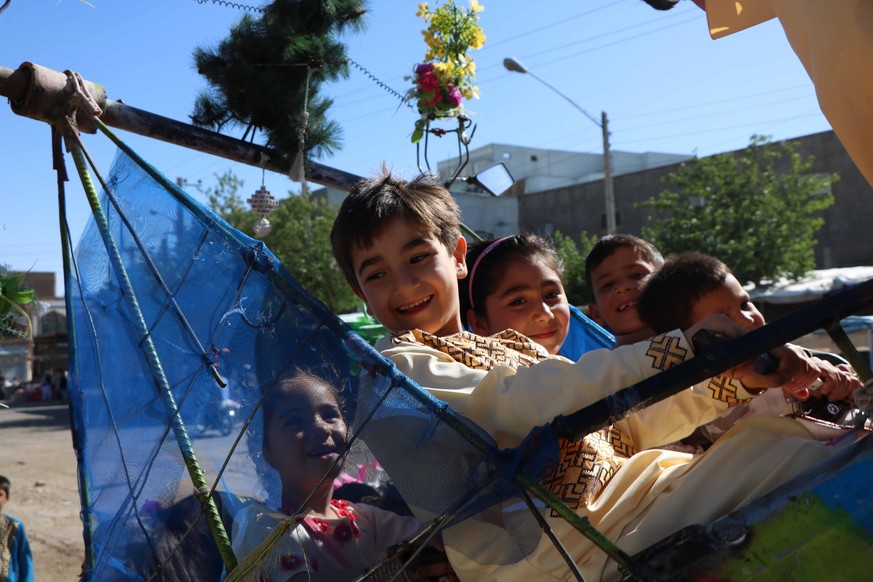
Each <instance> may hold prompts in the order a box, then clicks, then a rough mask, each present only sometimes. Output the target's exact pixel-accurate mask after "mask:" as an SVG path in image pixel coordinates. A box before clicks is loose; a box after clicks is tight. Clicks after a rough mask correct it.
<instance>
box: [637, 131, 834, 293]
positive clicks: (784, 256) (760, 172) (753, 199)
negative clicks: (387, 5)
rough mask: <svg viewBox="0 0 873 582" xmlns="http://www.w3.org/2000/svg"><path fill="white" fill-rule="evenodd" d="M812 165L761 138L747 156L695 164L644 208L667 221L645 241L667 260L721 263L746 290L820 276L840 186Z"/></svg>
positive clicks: (656, 221) (657, 222)
mask: <svg viewBox="0 0 873 582" xmlns="http://www.w3.org/2000/svg"><path fill="white" fill-rule="evenodd" d="M812 163H813V158H812V156H809V157H806V158H804V157H802V156H801V155H800V154H798V153H797V151H796V146H795V144H793V143H791V142H782V143H780V144H773V143H770V141H769V140H768V139H767V138H764V137H760V136H752V138H751V142H750V145H749V147H748V148H746V149H745V150H742V151H741V152H733V153H725V154H718V155H715V156H710V157H708V158H699V159H695V160H692V161H690V162H688V163H686V164H683V165H682V167H680V169H679V170H678V171H677V172H675V173H673V174H670V175H668V176H665V177H664V182H665V183H666V184H668V185H669V188H668V189H667V190H664V191H663V192H661V193H660V195H658V196H656V197H654V198H650V199H648V200H646V201H645V202H643V203H642V205H644V206H649V207H651V208H652V209H653V210H655V211H657V212H658V213H659V214H658V215H656V216H654V217H652V216H650V217H649V221H650V224H651V226H650V227H647V228H644V229H643V237H644V238H647V239H648V240H650V241H651V242H653V243H654V244H655V245H656V246H657V247H658V248H659V249H660V250H661V252H662V253H663V254H664V255H667V254H671V253H678V252H683V251H691V250H694V251H700V252H703V253H707V254H710V255H713V256H715V257H717V258H719V259H720V260H721V261H723V262H724V263H725V264H727V265H728V266H729V267H730V268H731V270H733V272H734V274H735V275H736V276H737V279H739V280H740V281H741V282H744V283H747V282H753V283H756V284H760V283H761V282H762V281H768V280H770V281H772V280H775V279H776V278H778V277H781V276H790V277H793V278H799V277H801V276H802V275H803V274H804V273H806V272H807V271H809V270H811V269H814V268H815V255H814V248H815V245H816V239H815V235H816V233H817V232H818V230H819V229H820V228H821V226H822V225H823V224H824V219H823V218H821V215H820V212H821V211H822V210H824V209H826V208H828V207H829V206H831V205H832V204H833V203H834V198H833V196H832V195H831V193H830V185H831V184H832V183H833V182H834V181H836V180H837V179H838V176H837V175H835V174H834V175H818V174H812V173H810V169H811V167H812Z"/></svg>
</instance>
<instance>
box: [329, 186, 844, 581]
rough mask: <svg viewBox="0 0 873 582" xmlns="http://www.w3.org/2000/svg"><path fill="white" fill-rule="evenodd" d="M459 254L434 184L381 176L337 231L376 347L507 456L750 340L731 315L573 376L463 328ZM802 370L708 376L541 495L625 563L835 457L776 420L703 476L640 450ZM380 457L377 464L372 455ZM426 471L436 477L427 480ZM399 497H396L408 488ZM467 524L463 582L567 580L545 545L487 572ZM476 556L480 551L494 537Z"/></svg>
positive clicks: (598, 442) (533, 352) (532, 347)
mask: <svg viewBox="0 0 873 582" xmlns="http://www.w3.org/2000/svg"><path fill="white" fill-rule="evenodd" d="M462 241H463V239H462V238H461V236H460V212H459V210H458V207H457V205H456V204H455V202H454V200H453V199H452V197H451V194H449V192H448V191H447V190H445V188H443V187H442V186H440V185H439V184H438V183H436V182H435V181H434V180H433V179H432V178H429V177H427V176H419V177H417V178H415V179H414V180H412V181H409V182H407V181H404V180H402V179H399V178H396V177H394V176H392V175H391V174H390V173H388V172H383V173H382V174H381V175H379V176H377V177H375V178H373V179H370V180H365V181H362V182H360V183H358V184H357V185H356V186H355V187H354V188H353V189H352V191H351V192H350V193H349V196H348V197H347V198H346V200H345V201H344V202H343V205H342V207H341V209H340V211H339V214H338V216H337V219H336V222H335V223H334V227H333V231H332V233H331V242H332V244H333V251H334V256H335V258H336V260H337V263H338V264H339V266H340V267H341V268H342V270H343V272H344V274H345V276H346V279H347V280H348V282H349V284H350V286H351V287H352V289H354V291H355V293H357V294H358V296H359V297H361V298H362V299H363V300H364V301H365V303H366V304H367V309H368V311H369V312H370V313H371V314H372V315H374V316H375V317H376V318H377V319H379V320H380V322H381V323H382V324H384V325H386V327H388V328H389V329H390V330H391V331H392V333H393V334H394V335H393V336H392V337H390V338H383V339H382V340H380V342H379V343H378V344H377V348H378V349H380V350H381V351H382V353H383V354H384V355H385V356H386V357H388V358H390V359H391V360H392V361H393V362H394V363H395V364H396V366H397V368H398V369H399V370H400V371H401V372H403V373H405V374H406V375H407V376H409V377H410V378H412V379H413V380H414V381H416V382H417V383H418V384H419V385H421V386H422V387H424V388H425V389H427V390H428V391H429V392H430V393H431V394H433V395H434V396H435V397H437V398H439V399H441V400H443V401H445V402H448V403H449V404H450V405H451V406H452V408H453V409H454V410H455V411H456V412H458V413H460V414H462V415H465V416H467V417H468V418H470V419H471V420H473V421H474V422H475V423H477V424H478V425H479V426H480V427H481V428H483V429H484V430H485V431H487V432H488V433H489V434H490V435H491V436H492V437H493V438H494V439H495V441H496V442H497V444H498V446H500V447H512V446H516V445H518V444H520V443H521V442H522V440H523V439H524V438H525V437H526V436H527V434H528V433H529V432H530V430H531V429H532V428H533V427H535V426H538V425H541V424H545V423H548V422H550V421H551V420H552V419H553V418H554V417H555V416H558V415H560V414H568V413H571V412H574V411H576V410H579V409H581V408H584V407H586V406H588V405H590V404H592V403H594V402H596V401H598V400H600V399H601V398H604V397H606V396H609V395H611V394H614V393H615V392H616V391H618V390H619V389H621V388H624V387H626V386H628V385H630V384H632V383H634V382H637V381H639V380H641V379H644V378H646V377H649V376H652V375H654V374H656V373H658V372H659V371H660V370H662V369H666V368H669V367H671V366H673V365H676V364H679V363H681V362H683V361H685V360H686V359H688V358H690V357H692V356H693V351H692V349H691V347H690V345H689V343H688V338H689V337H691V335H693V334H694V333H695V332H696V331H698V330H699V329H703V328H706V329H709V330H710V331H713V332H715V333H723V334H725V335H729V336H733V335H737V334H738V333H741V332H742V329H741V328H739V326H736V325H735V324H733V322H731V321H730V320H729V319H728V318H727V317H724V316H716V317H711V318H707V319H706V320H704V321H703V322H701V323H699V324H698V325H697V326H694V327H692V328H691V329H689V330H686V332H684V333H683V332H682V331H679V330H674V331H671V332H669V333H667V334H662V335H659V336H657V337H655V338H652V339H650V340H647V341H644V342H640V343H637V344H633V345H627V346H624V347H619V348H616V349H615V350H612V351H608V350H595V351H593V352H588V353H587V354H585V355H584V356H582V358H580V359H579V361H578V362H575V363H574V362H570V361H568V360H566V359H563V358H553V357H549V355H548V354H547V353H545V350H544V349H543V348H542V347H541V346H538V345H537V344H535V343H534V342H532V341H530V340H529V339H528V338H525V337H524V336H521V335H519V334H505V335H502V336H491V337H481V336H477V335H475V334H472V333H469V332H466V331H463V330H461V324H460V312H459V308H458V284H457V281H458V279H460V278H462V277H464V276H466V273H467V266H466V264H465V262H464V250H465V247H466V243H464V242H462ZM783 349H784V348H780V350H783ZM801 368H802V366H801V367H798V361H797V360H796V359H794V360H793V359H791V358H790V357H786V358H783V359H782V360H781V361H780V369H779V370H778V371H777V373H775V374H773V375H770V376H758V375H756V374H754V373H752V372H751V366H749V365H746V366H742V367H740V368H737V369H736V370H734V372H733V374H734V380H730V379H729V378H726V377H720V378H714V379H713V380H712V385H711V388H710V389H709V390H706V391H704V392H705V393H704V392H695V391H692V390H684V391H682V392H680V393H679V394H676V395H674V396H673V397H671V398H670V399H669V400H668V401H662V402H661V403H659V404H660V405H661V407H660V408H661V410H662V412H663V414H661V415H660V421H659V422H652V419H653V418H655V417H657V416H658V415H639V414H637V415H633V416H631V417H628V418H626V419H624V420H622V421H619V422H617V423H615V424H614V425H611V426H609V427H607V428H604V429H602V430H599V431H597V432H594V433H591V434H588V435H584V436H582V437H581V438H580V439H579V440H578V441H577V442H576V443H575V448H574V450H575V452H576V455H577V456H578V458H570V457H567V456H562V461H563V460H565V459H566V460H568V461H572V462H570V466H571V468H572V471H570V470H569V469H568V470H566V471H560V470H559V471H558V472H556V473H555V475H553V476H552V477H551V478H550V479H549V483H548V484H547V485H548V487H549V488H550V490H552V491H553V492H555V493H556V494H558V495H559V496H560V497H561V498H562V499H563V500H564V501H565V503H567V505H568V506H569V507H571V508H573V510H574V511H576V512H577V513H578V514H579V515H581V516H583V517H585V518H587V519H589V520H590V522H591V523H592V524H593V525H594V526H595V527H596V528H597V529H598V530H599V531H600V532H601V533H602V534H604V535H605V536H606V537H607V538H609V539H610V540H613V541H614V542H615V543H616V544H617V545H618V546H619V547H621V548H622V549H623V550H624V551H626V552H630V553H633V552H636V551H639V550H641V549H643V548H645V547H647V546H648V545H650V544H651V543H653V542H655V541H657V540H659V539H661V538H662V537H664V536H666V535H668V534H670V533H673V532H674V531H675V530H677V529H679V528H681V527H682V526H685V525H689V524H693V523H708V522H710V521H711V520H713V519H715V518H717V517H720V516H721V515H723V514H725V513H727V512H728V511H730V510H732V509H734V508H735V507H736V506H737V504H738V503H740V502H741V501H742V500H746V499H750V498H752V497H754V496H755V495H756V494H757V493H760V492H763V491H766V490H767V489H768V488H770V487H773V486H775V485H777V484H780V483H783V482H784V481H785V480H787V479H789V478H791V477H793V476H795V475H797V474H798V473H799V472H801V471H802V470H804V469H806V468H808V467H810V466H811V465H812V464H814V463H815V462H817V461H819V460H822V459H824V458H825V457H827V455H829V454H830V451H829V450H828V449H827V448H826V447H824V446H822V445H821V444H820V443H817V442H815V441H814V440H813V439H812V438H811V435H810V434H809V433H808V432H807V431H806V430H805V429H804V428H803V427H802V426H800V425H799V424H797V423H794V422H793V421H790V420H788V419H770V420H773V421H775V422H770V423H767V424H765V425H760V426H758V425H756V426H754V427H750V428H749V429H748V430H746V431H743V432H742V433H738V434H736V435H734V436H733V437H732V438H726V439H724V440H725V441H728V442H722V443H720V446H719V447H714V448H713V449H712V450H711V451H709V452H708V453H707V454H706V455H703V456H701V457H700V458H699V459H694V461H695V462H694V463H692V462H691V461H692V459H693V457H692V456H691V455H687V454H684V453H678V452H675V451H665V450H644V449H650V448H651V447H654V446H657V445H658V444H665V443H669V442H672V441H674V440H676V439H678V438H681V437H682V436H685V435H687V434H690V432H691V431H693V429H694V428H696V427H697V426H699V425H701V424H704V423H706V422H709V421H710V420H713V419H714V418H716V417H717V416H718V415H719V414H721V413H722V412H723V411H724V410H725V409H726V408H727V406H728V405H729V404H736V403H739V402H740V401H743V400H746V399H748V398H751V397H752V394H751V393H750V392H749V391H748V390H747V388H746V386H748V387H749V388H750V389H753V388H754V389H757V388H764V387H766V386H777V385H780V384H783V383H787V382H788V381H789V379H791V380H793V381H796V382H798V381H799V382H804V381H810V382H811V381H812V379H813V377H812V376H811V374H814V372H812V371H810V370H805V369H801ZM738 378H739V379H741V380H742V382H745V385H744V384H743V383H741V382H740V381H738V380H737V379H738ZM754 391H755V392H757V390H754ZM365 440H366V439H365ZM368 444H369V443H368ZM371 446H372V445H371ZM637 451H640V452H637ZM373 452H374V454H375V455H376V456H377V457H378V456H379V451H378V450H376V448H373ZM563 454H564V452H563V451H562V455H563ZM773 459H781V460H783V461H782V462H780V463H774V462H772V460H773ZM408 462H410V463H415V462H417V461H416V460H415V459H409V460H408ZM428 470H430V471H433V470H435V469H434V468H433V467H421V471H428ZM436 470H438V469H436ZM726 475H730V477H731V478H730V479H726V478H725V476H726ZM419 478H421V477H420V476H419ZM397 485H398V487H399V488H400V490H401V493H402V492H403V489H404V486H405V484H404V483H402V482H400V481H397ZM546 519H547V520H548V521H549V523H550V526H551V527H552V530H553V532H554V533H555V534H556V535H557V536H558V537H559V538H560V539H561V540H562V542H563V543H564V544H565V546H566V549H567V550H568V552H569V554H570V556H571V557H572V559H573V561H574V562H575V563H576V564H577V565H578V566H579V568H580V569H581V570H582V572H583V573H584V575H585V577H586V578H588V577H590V579H597V580H600V579H604V580H611V579H617V578H618V575H619V574H618V571H617V569H616V567H615V564H614V563H612V562H610V561H609V560H608V559H607V558H606V556H605V554H604V553H603V552H601V551H600V550H599V549H598V548H597V547H596V546H594V544H592V543H591V542H589V541H588V540H587V538H584V537H583V536H580V535H579V534H578V532H577V531H576V530H575V529H573V528H572V526H570V525H568V524H567V523H566V522H565V521H563V520H561V519H558V518H555V517H552V516H551V515H547V516H546ZM471 527H473V526H472V525H470V522H469V521H465V522H461V523H459V524H458V525H456V526H454V527H452V528H449V529H447V530H446V531H445V532H444V541H445V543H446V550H447V553H448V555H449V559H450V561H451V562H452V565H453V566H454V568H455V570H456V571H457V572H458V574H459V575H460V577H461V578H462V579H471V580H531V579H538V580H539V579H544V578H557V579H565V578H566V577H567V576H568V575H569V572H568V568H567V565H566V563H565V562H564V560H563V559H562V558H561V556H560V554H559V553H558V552H557V551H556V550H555V548H554V547H553V546H552V544H551V543H550V542H549V540H548V539H547V538H546V537H545V536H543V537H542V538H541V539H540V540H539V543H538V546H537V547H536V549H535V550H534V551H533V552H532V553H531V554H529V555H528V556H527V557H526V558H525V559H524V560H522V561H520V562H517V563H513V564H496V563H489V560H487V559H483V557H482V553H481V551H485V550H484V549H483V548H480V547H479V546H478V545H477V544H475V543H471V540H475V539H479V537H477V536H476V535H473V536H472V537H471V536H470V535H467V536H466V537H465V536H464V535H463V534H464V533H467V534H469V528H471ZM459 536H460V538H459ZM459 539H463V540H464V541H463V542H461V543H458V540H459ZM482 544H483V545H485V546H487V544H488V540H487V539H482Z"/></svg>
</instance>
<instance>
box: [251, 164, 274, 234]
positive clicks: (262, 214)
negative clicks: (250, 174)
mask: <svg viewBox="0 0 873 582" xmlns="http://www.w3.org/2000/svg"><path fill="white" fill-rule="evenodd" d="M261 156H262V157H261V187H260V188H258V189H257V191H255V193H254V194H252V196H251V198H249V199H248V200H247V202H248V203H249V206H251V207H252V210H254V212H255V214H257V215H258V217H259V218H258V220H256V221H255V236H256V237H258V238H264V237H265V236H267V235H268V234H270V231H271V230H272V229H273V227H272V225H271V224H270V221H269V220H267V216H268V215H269V214H270V213H271V212H273V211H274V210H275V209H276V207H277V206H279V201H278V200H276V199H275V198H273V195H272V194H270V191H269V190H267V188H266V187H265V186H264V173H265V172H264V165H265V164H266V159H264V158H265V156H264V155H263V154H261Z"/></svg>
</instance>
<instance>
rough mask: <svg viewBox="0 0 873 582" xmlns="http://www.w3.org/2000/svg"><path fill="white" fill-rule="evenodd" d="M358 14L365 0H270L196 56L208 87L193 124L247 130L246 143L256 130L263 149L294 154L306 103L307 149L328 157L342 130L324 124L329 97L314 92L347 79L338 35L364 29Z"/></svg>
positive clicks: (200, 100)
mask: <svg viewBox="0 0 873 582" xmlns="http://www.w3.org/2000/svg"><path fill="white" fill-rule="evenodd" d="M363 14H364V9H363V1H362V0H274V1H273V2H271V3H270V4H269V5H267V6H266V7H265V8H264V9H263V11H262V13H261V15H260V16H258V17H255V16H251V15H245V16H243V17H242V19H241V20H240V21H239V22H238V23H237V24H236V25H234V27H233V28H232V29H231V31H230V35H229V36H228V37H227V38H226V39H225V40H223V41H221V43H219V45H218V46H217V47H215V48H204V47H199V48H197V49H196V50H195V51H194V62H195V64H196V66H197V71H198V72H199V73H200V74H201V75H203V76H204V77H206V80H207V82H208V83H209V88H208V89H207V90H206V91H205V92H202V93H201V94H200V95H199V96H198V98H197V101H196V103H195V105H194V114H193V115H192V116H191V119H192V120H193V121H194V123H195V124H197V125H200V126H204V127H208V128H211V129H215V130H221V129H222V128H223V127H224V126H225V125H229V126H234V125H236V126H241V127H244V128H245V132H244V134H243V139H246V138H251V139H252V140H253V139H254V134H255V130H260V131H262V132H264V133H265V134H266V136H267V143H266V144H264V145H267V146H269V147H274V148H276V149H278V150H279V151H282V152H284V153H286V154H289V155H292V154H294V153H296V152H297V150H298V132H299V130H300V128H301V125H302V124H303V111H304V103H308V105H307V110H308V122H307V123H306V127H307V130H306V135H305V142H306V149H307V151H311V152H312V153H313V154H314V155H316V156H322V155H325V154H330V153H331V152H332V151H333V150H334V149H335V148H336V147H338V144H339V137H340V127H339V125H337V124H336V123H335V122H333V121H330V120H329V119H327V117H326V113H327V110H328V108H329V107H330V105H331V100H330V99H327V98H324V97H321V96H320V95H319V87H320V86H321V84H322V83H323V82H324V81H334V80H337V79H339V78H341V77H346V76H348V61H347V58H346V52H345V46H344V45H343V44H342V43H341V42H340V41H339V40H337V37H338V36H339V35H341V34H343V33H345V32H347V31H348V30H361V29H362V27H363V21H362V16H363ZM307 79H308V82H307ZM307 95H308V101H307V99H306V97H307Z"/></svg>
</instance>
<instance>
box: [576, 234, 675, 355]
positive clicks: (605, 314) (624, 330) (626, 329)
mask: <svg viewBox="0 0 873 582" xmlns="http://www.w3.org/2000/svg"><path fill="white" fill-rule="evenodd" d="M663 264H664V258H663V257H662V256H661V253H660V252H658V249H656V248H655V246H654V245H653V244H651V243H650V242H648V241H645V240H643V239H641V238H638V237H635V236H632V235H629V234H615V235H609V236H605V237H603V238H602V239H600V240H599V241H597V243H596V244H595V245H594V246H593V247H592V248H591V251H590V252H589V253H588V256H587V257H586V258H585V281H586V283H587V284H588V289H589V290H590V293H591V294H592V296H593V298H594V302H593V303H590V304H589V305H588V311H589V313H590V314H591V319H593V320H594V321H596V322H597V323H599V324H600V325H602V326H604V327H605V328H607V329H609V330H610V331H611V332H612V333H613V334H614V335H615V339H616V345H625V344H628V343H633V342H635V341H640V340H642V339H645V338H647V337H651V336H652V335H654V334H652V333H651V330H650V329H649V328H648V326H647V325H646V324H645V323H643V321H642V320H641V319H640V317H639V315H638V313H637V303H636V301H637V297H638V296H639V294H640V289H641V288H642V286H643V284H644V283H645V282H646V280H647V279H648V278H649V277H650V276H651V274H652V273H654V272H655V271H657V270H658V269H659V268H660V267H661V265H663Z"/></svg>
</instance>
